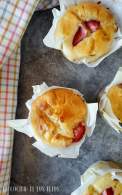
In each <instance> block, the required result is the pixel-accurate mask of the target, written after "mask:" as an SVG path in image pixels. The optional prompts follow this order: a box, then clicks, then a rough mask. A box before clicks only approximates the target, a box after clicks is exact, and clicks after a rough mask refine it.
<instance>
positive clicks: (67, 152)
mask: <svg viewBox="0 0 122 195" xmlns="http://www.w3.org/2000/svg"><path fill="white" fill-rule="evenodd" d="M57 87H58V86H53V87H48V86H47V85H46V83H43V84H42V85H36V86H33V93H34V94H33V96H32V99H30V100H28V101H27V102H26V106H27V108H28V110H29V111H30V110H31V104H32V102H33V101H34V100H35V99H36V98H37V97H38V96H40V95H42V94H43V93H45V92H46V91H48V90H50V89H54V88H57ZM58 88H59V87H58ZM69 89H70V88H69ZM72 90H73V91H74V93H77V94H79V95H81V96H82V94H81V93H80V92H79V91H77V90H75V89H72ZM82 97H83V96H82ZM87 107H88V118H87V124H86V125H87V127H86V134H85V135H84V137H83V139H82V140H81V141H79V142H77V143H73V144H72V145H71V146H68V147H66V148H57V147H52V146H50V145H47V144H44V143H43V142H42V141H41V140H40V139H39V140H37V141H36V142H35V143H34V144H33V146H34V147H36V148H37V149H39V150H40V151H41V152H43V153H44V154H46V155H48V156H51V157H53V156H58V157H62V158H76V157H77V156H78V155H79V149H80V146H81V145H82V143H83V142H84V140H85V137H86V135H87V136H89V137H90V136H91V135H92V133H93V130H94V128H95V123H96V116H97V110H98V104H97V103H92V104H87ZM8 126H10V127H12V128H14V129H15V130H17V131H19V132H21V133H24V134H26V135H28V136H29V137H35V136H34V133H33V128H32V127H31V124H30V121H29V118H28V119H20V120H11V121H8Z"/></svg>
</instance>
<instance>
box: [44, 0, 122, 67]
mask: <svg viewBox="0 0 122 195" xmlns="http://www.w3.org/2000/svg"><path fill="white" fill-rule="evenodd" d="M88 1H89V2H98V1H99V0H98V1H97V0H59V3H60V11H59V10H58V9H55V8H54V9H53V10H52V12H53V17H54V19H53V24H52V27H51V29H50V30H49V32H48V34H47V35H46V37H45V38H44V40H43V42H44V44H45V45H46V46H47V47H51V48H54V49H58V50H61V45H62V42H63V40H62V39H59V38H56V37H55V36H54V34H55V30H56V26H57V23H58V21H59V19H60V18H61V16H62V15H64V12H65V11H66V10H67V8H68V7H69V6H70V5H74V4H77V3H80V2H88ZM101 3H102V4H103V5H105V7H107V8H110V10H111V11H112V13H113V15H114V16H115V18H116V21H117V25H118V32H117V33H116V35H115V38H114V40H113V44H112V47H111V50H110V51H109V52H108V53H107V54H105V55H104V56H102V57H101V58H99V59H98V60H97V61H93V62H89V61H88V60H86V59H82V60H81V61H79V62H77V63H78V64H81V63H84V64H86V65H87V66H89V67H96V66H97V65H99V63H100V62H102V60H103V59H105V58H106V57H107V56H109V55H110V54H112V53H113V52H115V51H116V50H118V49H119V48H120V47H121V46H122V1H121V0H101Z"/></svg>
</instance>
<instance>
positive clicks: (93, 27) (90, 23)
mask: <svg viewBox="0 0 122 195" xmlns="http://www.w3.org/2000/svg"><path fill="white" fill-rule="evenodd" d="M85 25H86V26H87V28H88V29H89V30H90V31H91V32H95V31H96V30H97V29H98V28H99V27H100V22H99V21H96V20H90V21H86V22H85Z"/></svg>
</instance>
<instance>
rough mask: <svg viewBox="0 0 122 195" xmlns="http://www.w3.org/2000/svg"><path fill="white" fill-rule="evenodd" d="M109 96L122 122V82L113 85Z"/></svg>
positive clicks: (116, 114)
mask: <svg viewBox="0 0 122 195" xmlns="http://www.w3.org/2000/svg"><path fill="white" fill-rule="evenodd" d="M107 96H108V98H109V100H110V103H111V106H112V110H113V113H114V114H115V116H116V117H117V118H118V119H119V120H120V121H121V122H122V84H118V85H114V86H112V87H111V88H110V89H109V91H108V93H107Z"/></svg>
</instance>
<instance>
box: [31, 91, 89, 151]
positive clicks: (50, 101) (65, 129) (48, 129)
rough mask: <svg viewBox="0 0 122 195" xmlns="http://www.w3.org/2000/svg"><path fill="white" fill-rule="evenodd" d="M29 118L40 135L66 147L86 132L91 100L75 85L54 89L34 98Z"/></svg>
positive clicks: (42, 138)
mask: <svg viewBox="0 0 122 195" xmlns="http://www.w3.org/2000/svg"><path fill="white" fill-rule="evenodd" d="M29 118H30V121H31V125H32V128H33V130H34V133H35V137H36V138H37V139H41V140H42V141H43V142H45V143H47V144H50V145H52V146H56V147H66V146H69V145H71V144H72V143H74V142H78V141H80V140H81V139H82V138H83V137H84V135H85V132H86V127H85V125H86V120H87V104H86V102H85V100H84V99H83V98H82V97H81V95H79V94H78V93H76V92H75V91H73V90H72V89H67V88H56V89H50V90H49V91H47V92H45V93H44V94H42V95H40V96H38V97H37V98H36V99H35V100H34V101H33V103H32V108H31V112H30V116H29Z"/></svg>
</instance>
